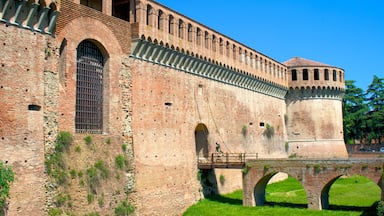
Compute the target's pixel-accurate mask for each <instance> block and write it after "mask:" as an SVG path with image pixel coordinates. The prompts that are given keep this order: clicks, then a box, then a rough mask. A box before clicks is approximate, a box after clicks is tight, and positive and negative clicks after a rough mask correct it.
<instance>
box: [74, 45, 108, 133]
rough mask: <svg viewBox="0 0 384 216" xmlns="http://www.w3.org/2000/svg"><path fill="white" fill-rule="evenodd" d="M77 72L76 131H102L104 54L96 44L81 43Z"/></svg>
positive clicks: (78, 49)
mask: <svg viewBox="0 0 384 216" xmlns="http://www.w3.org/2000/svg"><path fill="white" fill-rule="evenodd" d="M76 74H77V77H76V78H77V80H76V116H75V127H76V132H78V133H102V129H103V56H102V54H101V52H100V50H99V49H98V48H97V46H96V45H95V44H93V43H91V42H89V41H83V42H81V43H80V44H79V46H78V48H77V71H76Z"/></svg>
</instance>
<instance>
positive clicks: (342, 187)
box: [320, 175, 381, 209]
mask: <svg viewBox="0 0 384 216" xmlns="http://www.w3.org/2000/svg"><path fill="white" fill-rule="evenodd" d="M380 182H381V179H380V180H379V182H375V181H374V180H372V179H370V178H369V177H366V176H362V175H353V176H345V175H339V176H336V177H335V178H333V179H331V180H330V181H328V183H327V184H325V186H324V187H323V189H322V190H321V196H320V198H321V199H320V201H321V203H320V205H321V206H320V207H321V209H344V208H345V209H349V208H351V207H352V206H346V205H345V203H344V202H343V197H348V199H355V200H357V201H356V202H357V203H360V201H361V199H362V198H361V196H353V194H356V193H358V194H365V198H364V199H365V201H364V202H365V203H368V204H366V206H354V207H370V206H372V205H374V204H375V202H377V201H379V200H380V199H381V188H380V186H379V183H380ZM337 191H343V193H342V194H340V193H337ZM359 191H360V192H359ZM349 193H351V194H349ZM367 197H368V198H367ZM368 199H369V200H368ZM359 200H360V201H359ZM362 205H363V203H362Z"/></svg>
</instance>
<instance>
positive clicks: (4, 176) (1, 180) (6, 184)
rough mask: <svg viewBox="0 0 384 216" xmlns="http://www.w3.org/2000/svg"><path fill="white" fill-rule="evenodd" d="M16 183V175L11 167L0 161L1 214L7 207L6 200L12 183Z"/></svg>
mask: <svg viewBox="0 0 384 216" xmlns="http://www.w3.org/2000/svg"><path fill="white" fill-rule="evenodd" d="M13 181H15V173H14V172H13V171H12V169H11V167H10V166H7V165H5V164H3V162H2V161H0V213H1V209H3V208H4V207H5V206H6V202H5V201H6V199H7V198H9V189H10V185H11V183H12V182H13Z"/></svg>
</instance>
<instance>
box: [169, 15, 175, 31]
mask: <svg viewBox="0 0 384 216" xmlns="http://www.w3.org/2000/svg"><path fill="white" fill-rule="evenodd" d="M173 22H174V20H173V16H172V15H169V20H168V33H169V34H171V35H173V34H174V29H173V24H174V23H173Z"/></svg>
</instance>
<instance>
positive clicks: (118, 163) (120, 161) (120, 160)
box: [115, 154, 128, 169]
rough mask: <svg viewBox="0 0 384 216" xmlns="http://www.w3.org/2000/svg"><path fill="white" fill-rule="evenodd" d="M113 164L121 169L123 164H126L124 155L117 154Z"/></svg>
mask: <svg viewBox="0 0 384 216" xmlns="http://www.w3.org/2000/svg"><path fill="white" fill-rule="evenodd" d="M115 164H116V167H117V168H119V169H123V168H124V167H125V166H127V165H128V160H127V158H125V157H124V155H121V154H119V155H117V156H116V158H115Z"/></svg>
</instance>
